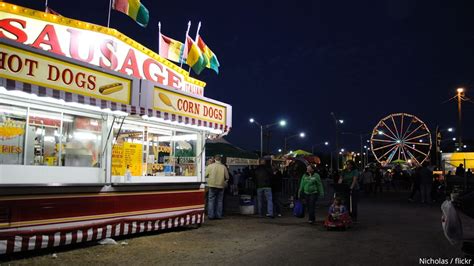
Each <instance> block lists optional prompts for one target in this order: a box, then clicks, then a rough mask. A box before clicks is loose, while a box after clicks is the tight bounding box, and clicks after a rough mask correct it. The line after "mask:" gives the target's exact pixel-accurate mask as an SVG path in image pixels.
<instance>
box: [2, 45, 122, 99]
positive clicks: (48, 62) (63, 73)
mask: <svg viewBox="0 0 474 266" xmlns="http://www.w3.org/2000/svg"><path fill="white" fill-rule="evenodd" d="M0 77H3V78H8V79H15V80H20V81H22V82H25V83H31V84H36V85H38V86H44V87H48V88H53V89H56V90H62V91H67V92H71V93H74V94H80V95H84V96H89V97H93V98H98V99H103V100H109V101H113V102H119V103H124V104H130V90H131V80H128V79H124V78H122V77H119V76H114V75H110V74H107V73H104V72H99V71H96V70H94V69H90V68H86V67H83V66H80V65H75V64H72V63H69V62H64V61H60V60H57V59H54V58H52V57H46V56H44V55H41V54H36V53H32V52H29V51H26V50H22V49H18V48H15V47H12V46H10V45H7V44H1V43H0Z"/></svg>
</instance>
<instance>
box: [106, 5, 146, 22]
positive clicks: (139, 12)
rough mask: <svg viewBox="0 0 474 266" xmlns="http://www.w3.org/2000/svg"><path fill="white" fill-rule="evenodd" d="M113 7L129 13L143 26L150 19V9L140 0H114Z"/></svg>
mask: <svg viewBox="0 0 474 266" xmlns="http://www.w3.org/2000/svg"><path fill="white" fill-rule="evenodd" d="M112 8H113V9H115V10H117V11H119V12H122V13H124V14H126V15H128V16H129V17H131V18H132V19H133V20H135V21H136V22H137V23H138V25H140V26H142V27H146V26H147V25H148V21H149V20H150V13H149V12H148V9H147V8H146V7H145V6H144V5H143V4H142V3H141V2H140V0H113V3H112Z"/></svg>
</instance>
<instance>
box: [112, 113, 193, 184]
mask: <svg viewBox="0 0 474 266" xmlns="http://www.w3.org/2000/svg"><path fill="white" fill-rule="evenodd" d="M114 136H115V141H114V145H113V149H112V175H113V179H112V180H113V181H114V182H115V183H127V182H134V183H136V182H138V183H141V182H167V181H170V180H174V181H176V182H180V181H182V180H188V179H189V178H190V177H194V179H197V157H196V156H197V154H198V153H197V151H198V148H197V139H198V134H197V133H196V132H191V131H190V132H187V131H184V130H177V129H174V128H171V127H165V126H157V125H150V124H133V123H131V122H130V121H125V122H124V123H123V124H122V125H120V124H116V125H115V126H114ZM194 179H189V180H194Z"/></svg>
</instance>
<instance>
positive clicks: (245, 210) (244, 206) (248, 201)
mask: <svg viewBox="0 0 474 266" xmlns="http://www.w3.org/2000/svg"><path fill="white" fill-rule="evenodd" d="M239 205H240V206H239V208H240V214H244V215H252V214H255V201H254V200H253V199H252V196H250V195H240V200H239Z"/></svg>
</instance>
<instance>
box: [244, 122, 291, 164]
mask: <svg viewBox="0 0 474 266" xmlns="http://www.w3.org/2000/svg"><path fill="white" fill-rule="evenodd" d="M249 122H250V123H255V124H256V125H257V126H259V127H260V158H262V157H263V129H264V128H265V129H269V128H270V127H272V126H275V125H280V126H282V127H284V126H286V121H285V120H280V121H278V122H275V123H273V124H268V125H262V124H260V123H259V122H258V121H257V120H255V119H253V118H250V119H249Z"/></svg>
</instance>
